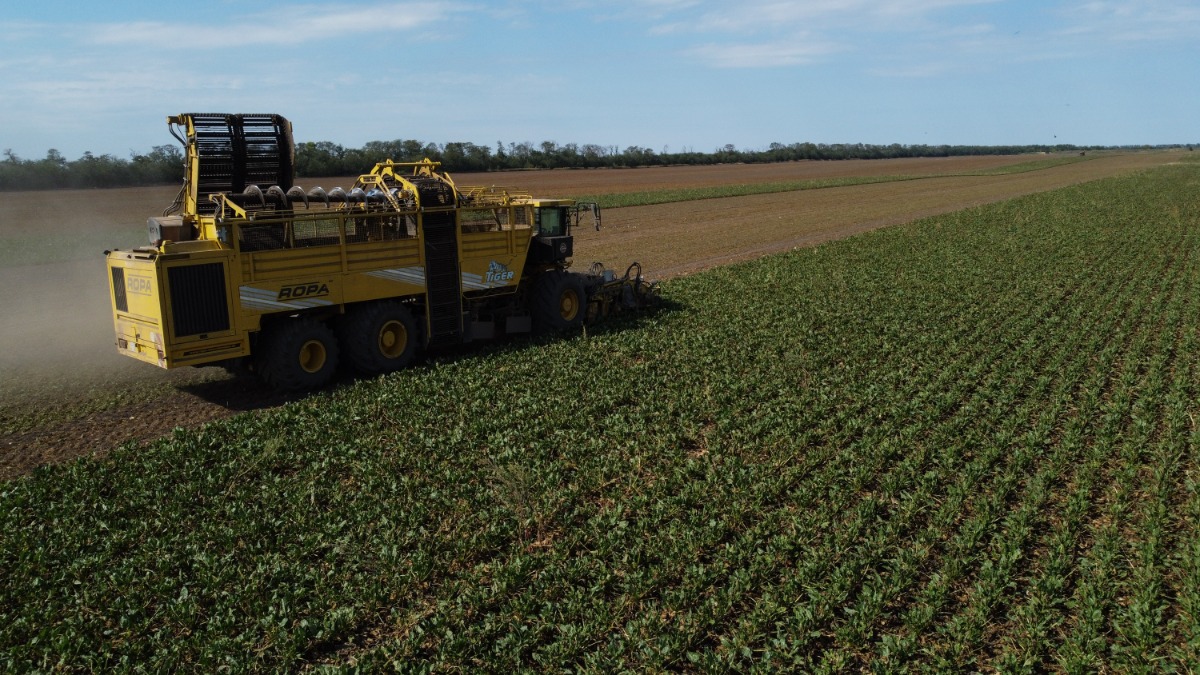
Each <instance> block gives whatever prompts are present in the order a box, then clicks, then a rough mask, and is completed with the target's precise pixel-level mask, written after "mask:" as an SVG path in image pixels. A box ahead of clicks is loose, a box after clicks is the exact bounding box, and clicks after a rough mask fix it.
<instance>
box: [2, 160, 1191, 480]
mask: <svg viewBox="0 0 1200 675" xmlns="http://www.w3.org/2000/svg"><path fill="white" fill-rule="evenodd" d="M1030 159H1031V158H1030V157H1027V156H1026V157H968V158H947V159H905V160H879V161H846V162H795V163H786V164H767V165H729V166H711V167H675V168H648V169H625V170H594V171H591V170H589V171H551V172H544V171H543V172H515V173H505V174H481V175H469V174H463V175H456V176H455V179H456V181H457V182H458V183H460V184H484V185H489V184H501V185H509V186H515V187H519V188H523V189H526V190H528V191H530V192H533V193H535V194H538V195H544V196H577V195H585V194H590V195H598V194H610V193H618V192H632V191H645V190H657V189H665V188H674V187H684V186H717V185H733V184H747V183H769V182H785V181H799V180H811V179H817V178H831V177H849V176H873V175H878V176H897V175H907V176H930V177H928V178H922V179H920V180H912V181H902V182H889V183H879V184H873V185H863V186H854V187H845V188H826V189H820V190H806V191H799V192H787V193H776V194H767V195H757V196H750V197H739V198H727V199H719V200H703V201H695V202H686V203H676V204H664V205H658V206H648V207H636V208H624V209H612V210H609V211H607V212H606V213H605V214H604V226H605V227H604V230H603V231H602V232H598V233H597V232H595V231H592V230H582V231H579V232H577V233H576V235H577V238H576V245H575V253H576V255H575V261H576V265H577V266H579V267H581V268H582V267H586V265H587V264H589V263H590V262H592V261H594V260H600V261H605V262H606V263H608V264H609V265H610V266H612V267H614V268H621V269H623V267H624V265H625V264H628V263H629V262H630V261H633V260H638V261H639V262H641V263H642V264H643V265H644V267H645V269H646V271H647V273H648V275H649V276H651V277H655V278H660V279H663V278H670V277H673V276H678V275H681V274H687V273H690V272H694V271H698V270H701V269H705V268H708V267H712V266H716V265H720V264H725V263H728V262H731V261H736V260H744V259H748V258H753V257H756V256H760V255H763V254H767V253H772V252H777V251H783V250H789V249H792V248H795V247H802V246H812V245H816V244H818V243H821V242H824V241H828V240H831V239H836V238H841V237H846V236H850V235H853V234H857V233H860V232H864V231H867V230H871V229H875V228H879V227H884V226H887V225H893V224H898V223H903V222H909V221H911V220H914V219H917V218H920V217H925V216H929V215H935V214H939V213H946V212H950V211H957V210H961V209H964V208H968V207H971V206H975V205H980V204H986V203H989V202H994V201H999V200H1003V199H1008V198H1012V197H1015V196H1020V195H1024V194H1030V193H1033V192H1039V191H1044V190H1051V189H1055V188H1059V187H1064V186H1067V185H1072V184H1076V183H1081V182H1086V181H1091V180H1096V179H1099V178H1103V177H1107V176H1112V175H1117V174H1121V173H1125V172H1128V171H1133V170H1138V169H1143V168H1148V167H1153V166H1157V165H1161V164H1165V163H1168V162H1171V161H1175V160H1176V159H1178V154H1176V153H1167V152H1156V153H1136V154H1113V155H1105V156H1099V157H1095V158H1091V159H1088V160H1087V161H1084V162H1078V163H1073V164H1067V165H1063V166H1057V167H1053V168H1049V169H1043V170H1039V171H1032V172H1027V173H1017V174H1011V175H998V176H954V177H945V176H944V174H950V173H961V172H970V171H979V170H984V169H989V168H995V167H1000V166H1005V165H1009V164H1016V163H1023V162H1028V161H1030ZM299 182H300V184H302V185H303V186H304V187H306V188H307V187H312V186H314V185H322V186H324V187H326V188H327V189H328V188H330V187H333V186H336V185H343V186H345V185H349V184H350V182H351V181H349V180H346V179H333V180H330V179H325V180H319V179H318V180H302V181H299ZM176 189H177V188H174V187H163V188H146V189H123V190H101V191H66V192H29V193H0V247H2V248H4V249H5V250H7V251H9V253H8V254H7V257H0V284H3V287H4V288H5V293H3V294H0V310H3V316H5V317H6V320H5V324H4V327H3V328H2V329H0V345H3V349H2V350H0V480H2V479H6V478H11V477H13V476H17V475H20V474H23V473H27V472H28V471H30V470H32V469H33V468H35V467H36V466H39V465H41V464H45V463H49V462H57V461H63V460H67V459H71V458H74V457H78V456H81V455H86V454H92V453H102V452H104V451H106V450H108V449H110V448H112V447H114V446H116V445H119V444H121V443H124V442H127V441H144V440H148V439H153V438H156V437H159V436H162V435H164V434H167V433H169V432H170V431H171V429H173V428H175V427H177V426H193V425H197V424H201V423H203V422H205V421H209V420H212V419H217V418H221V417H225V416H228V415H231V414H235V413H237V412H241V411H245V410H253V409H257V408H263V407H268V406H273V405H278V404H280V403H281V402H283V401H284V400H285V399H283V398H281V397H279V396H277V395H274V394H272V393H270V392H268V391H266V390H264V389H263V388H262V387H261V386H259V385H258V384H257V383H256V382H255V381H253V380H247V379H238V380H233V379H231V378H229V376H227V375H225V374H224V372H223V371H220V370H219V369H215V368H205V369H198V370H194V369H188V370H180V371H171V372H167V371H162V370H158V369H155V368H153V367H151V366H147V365H145V364H141V363H137V362H134V361H133V360H131V359H128V358H125V357H121V356H118V355H117V354H116V353H115V348H114V347H113V344H112V343H113V338H112V328H111V316H110V310H109V300H108V297H107V296H108V289H107V286H106V283H105V279H104V264H103V258H102V256H101V254H100V253H101V251H102V250H103V249H104V248H111V247H119V248H129V247H132V246H137V245H141V244H142V243H143V242H144V234H143V232H144V228H143V223H145V220H146V218H147V217H148V216H151V215H156V214H158V213H159V212H161V211H162V209H163V208H164V207H165V206H166V205H167V204H168V203H170V201H171V199H172V198H173V197H174V194H175V192H176ZM2 255H4V254H0V256H2Z"/></svg>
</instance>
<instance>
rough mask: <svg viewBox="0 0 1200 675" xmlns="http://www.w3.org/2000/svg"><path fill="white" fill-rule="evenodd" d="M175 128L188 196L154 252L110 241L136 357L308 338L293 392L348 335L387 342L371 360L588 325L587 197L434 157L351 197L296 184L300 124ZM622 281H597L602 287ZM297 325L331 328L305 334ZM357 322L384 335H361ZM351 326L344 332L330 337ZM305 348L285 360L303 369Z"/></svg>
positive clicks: (215, 354) (205, 353) (257, 347)
mask: <svg viewBox="0 0 1200 675" xmlns="http://www.w3.org/2000/svg"><path fill="white" fill-rule="evenodd" d="M168 121H169V122H170V123H171V124H177V125H179V126H180V127H181V128H182V129H183V130H184V133H185V134H186V138H184V137H183V136H182V135H180V134H177V136H178V137H180V139H181V140H184V141H185V143H186V145H187V148H188V154H187V165H186V168H185V180H184V186H183V189H182V190H181V193H180V197H179V198H178V199H177V200H176V202H175V204H173V205H172V207H171V208H170V209H168V214H166V215H164V216H163V217H159V218H151V219H150V221H149V223H148V225H149V231H150V238H151V241H152V245H151V246H147V247H140V248H135V249H133V250H113V251H109V252H107V266H108V270H109V274H108V277H109V286H110V291H111V292H110V297H111V299H112V309H113V321H114V328H115V331H116V338H117V348H118V350H119V351H120V352H121V353H122V354H125V355H128V356H130V357H133V358H135V359H138V360H140V361H145V362H146V363H151V364H154V365H157V366H159V367H162V368H175V367H180V366H199V365H206V364H217V363H231V362H237V361H238V360H242V361H247V360H248V359H246V357H251V356H259V357H261V356H262V354H261V353H256V352H262V351H263V350H266V349H276V350H279V349H283V350H288V349H290V350H292V351H295V352H297V354H298V355H297V356H296V357H295V358H298V359H300V364H301V365H300V370H299V371H297V373H298V375H299V378H300V379H295V380H294V382H299V383H300V384H299V385H295V384H294V383H293V384H287V385H286V386H288V387H293V386H297V387H298V386H309V385H310V384H313V383H316V384H319V382H318V380H320V379H321V378H324V377H327V375H326V374H324V370H322V369H323V368H324V366H325V361H326V360H327V358H334V359H335V360H336V354H337V352H338V350H339V347H338V344H341V345H342V346H341V349H342V350H343V351H346V350H359V351H362V350H364V349H366V350H376V351H378V353H376V354H373V355H370V356H369V357H368V356H363V355H361V354H357V355H356V354H354V353H351V354H349V356H351V357H353V356H358V357H359V358H358V359H357V362H358V363H360V364H367V365H366V366H361V365H360V368H359V369H360V370H364V369H365V370H378V369H383V368H385V366H386V365H387V363H388V360H389V359H390V358H392V357H397V358H398V359H399V360H401V361H403V360H407V358H408V357H409V355H410V354H411V353H412V350H411V349H408V341H410V340H411V341H417V342H419V346H420V347H422V348H424V347H428V346H436V345H439V344H455V343H460V342H467V341H470V340H472V339H477V338H483V337H491V336H494V335H498V334H503V333H506V332H523V331H528V330H530V326H531V324H532V325H533V326H534V327H535V328H536V325H537V323H538V321H539V319H538V317H537V312H538V311H541V312H542V313H543V315H546V316H545V317H544V318H545V320H546V321H548V322H549V324H550V325H552V326H570V325H577V324H578V322H580V321H582V319H583V313H584V312H586V310H587V307H586V305H587V302H588V297H589V295H590V293H589V292H588V291H585V290H584V279H583V277H584V275H572V274H568V273H567V272H566V271H565V268H566V267H567V265H569V263H570V255H571V254H572V252H573V251H572V240H571V236H570V226H571V218H572V216H574V218H575V219H576V220H577V219H578V213H579V209H578V207H577V206H576V205H575V202H574V201H573V200H569V199H535V198H533V197H531V196H530V195H528V194H524V193H520V192H516V191H512V190H508V189H505V188H497V187H461V188H460V187H459V186H457V185H455V184H454V181H453V180H452V179H451V178H450V176H449V175H447V174H446V173H444V172H442V171H440V167H439V165H438V163H436V162H432V161H429V160H425V161H422V162H415V163H395V162H392V161H386V162H382V163H380V164H377V165H376V166H375V167H374V169H372V171H371V172H370V173H369V174H365V175H363V176H360V177H359V178H358V179H357V180H356V181H355V183H354V185H353V186H352V187H351V188H350V190H348V191H347V190H342V189H341V188H335V189H333V190H331V191H330V192H328V193H326V192H325V191H324V190H322V189H320V188H315V189H313V190H310V191H308V192H305V191H303V190H301V189H300V188H298V187H294V186H292V185H291V162H292V141H291V125H290V124H289V123H287V121H286V120H284V119H283V118H280V117H278V116H233V115H227V116H219V115H195V114H189V115H180V116H176V117H172V118H169V119H168ZM247 139H250V140H247ZM264 178H265V179H267V180H270V181H273V182H272V183H271V184H270V185H269V186H268V187H267V188H266V189H264V188H262V187H260V186H259V185H258V184H256V183H252V182H250V181H251V180H261V179H264ZM276 181H277V182H276ZM589 206H592V205H589ZM592 208H594V207H592ZM172 211H173V212H174V213H172ZM595 216H596V218H597V221H596V222H597V225H598V216H599V213H598V209H595ZM639 269H640V268H639ZM539 277H543V279H542V281H538V280H537V279H538V278H539ZM627 277H628V273H627ZM605 281H606V280H605V279H601V278H600V277H599V276H596V277H594V278H592V279H591V281H589V284H590V285H589V286H588V288H589V289H602V288H603V287H605ZM607 281H608V282H610V283H609V285H612V284H611V275H610V277H609V278H608V279H607ZM639 281H640V276H639ZM551 286H554V288H551ZM559 286H561V287H562V288H561V289H560V288H558V287H559ZM614 292H615V291H614ZM601 295H602V294H601ZM608 295H609V297H615V295H614V293H609V294H608ZM540 296H544V297H540ZM597 298H600V295H598V296H597ZM597 302H599V300H597ZM539 308H540V309H539ZM380 312H382V313H383V314H381V316H383V318H382V319H376V314H378V313H380ZM389 312H390V313H391V314H388V313H389ZM397 312H399V313H400V315H398V316H392V315H396V313H397ZM347 315H349V316H350V317H351V318H352V319H353V320H344V319H343V317H346V316H347ZM531 315H533V316H532V319H531ZM388 316H392V318H388ZM410 317H411V318H410ZM293 319H303V320H304V321H306V322H307V323H306V330H308V331H309V332H310V333H312V334H313V335H314V336H315V337H311V338H309V337H305V335H307V333H305V334H303V335H300V336H299V337H295V335H294V334H295V333H296V332H297V331H298V330H299V329H297V328H295V324H298V323H299V321H293ZM372 322H374V323H372ZM318 324H319V325H318ZM314 325H315V326H317V327H316V328H313V326H314ZM347 325H349V326H365V327H366V328H365V329H366V330H370V331H376V332H377V333H378V335H377V339H376V336H371V337H369V338H368V339H366V340H365V341H364V340H360V339H358V338H356V337H355V336H354V335H353V334H352V333H351V334H349V335H348V334H346V333H345V331H346V330H350V329H346V328H345V326H347ZM288 326H292V327H291V328H289V327H288ZM335 330H336V331H341V332H339V333H338V339H337V341H336V343H335V342H333V341H331V339H330V338H328V337H326V335H328V334H333V332H334V331H335ZM359 330H362V329H361V328H360V329H359ZM264 335H266V336H268V337H263V336H264ZM397 339H399V340H402V342H401V344H400V346H399V347H397V346H396V345H395V344H394V343H395V341H396V340H397ZM373 340H374V341H373ZM279 345H283V346H282V347H281V346H279ZM297 345H298V346H297ZM347 345H348V346H347ZM363 345H366V346H365V347H364V346H363ZM314 353H317V354H318V356H319V357H320V358H318V359H313V358H312V354H314ZM401 357H402V358H401ZM289 358H292V357H282V361H281V362H279V363H272V364H268V365H269V366H271V367H272V368H274V369H275V370H281V371H286V370H288V369H289V368H290V369H292V370H295V366H296V364H295V363H292V362H291V361H289V360H288V359H289ZM372 359H373V360H372ZM260 360H261V359H260ZM373 364H382V365H378V366H376V365H373ZM317 371H320V372H317ZM306 373H307V374H308V375H313V377H312V378H307V375H306ZM306 378H307V379H306ZM280 379H286V378H282V377H281V378H280ZM310 380H311V382H310ZM287 382H289V383H292V382H293V380H287Z"/></svg>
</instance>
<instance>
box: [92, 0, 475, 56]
mask: <svg viewBox="0 0 1200 675" xmlns="http://www.w3.org/2000/svg"><path fill="white" fill-rule="evenodd" d="M461 9H462V8H461V7H460V6H459V5H457V4H455V3H422V4H420V5H415V4H392V5H386V6H382V7H381V6H377V5H373V6H370V7H357V6H353V7H352V6H332V7H330V6H321V7H316V6H311V5H309V6H296V7H290V8H288V9H287V10H286V11H283V12H277V11H276V12H271V13H270V14H257V15H247V16H244V17H237V21H236V22H230V23H222V24H216V25H213V26H211V27H209V28H208V29H206V30H204V31H202V32H200V33H197V31H196V30H195V28H194V27H188V28H181V27H180V26H179V25H178V24H173V23H165V22H160V21H132V22H126V23H108V24H99V25H95V26H92V27H90V28H89V29H88V31H87V35H86V39H87V40H88V41H89V42H91V43H92V44H96V45H104V46H114V45H135V46H153V47H167V46H176V45H178V44H179V43H180V41H181V40H182V39H183V38H184V34H186V36H187V37H188V45H189V47H192V48H204V49H228V48H231V47H245V46H258V45H297V44H303V43H307V42H314V41H323V40H332V39H338V38H344V37H347V36H353V35H363V34H367V33H379V32H388V31H412V30H414V29H417V28H420V27H422V26H425V25H428V24H432V23H436V22H438V21H441V20H443V19H446V18H448V17H449V16H450V15H452V14H454V13H456V12H458V11H461Z"/></svg>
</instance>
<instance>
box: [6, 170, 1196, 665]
mask: <svg viewBox="0 0 1200 675" xmlns="http://www.w3.org/2000/svg"><path fill="white" fill-rule="evenodd" d="M664 296H665V298H666V301H667V303H666V306H665V307H664V308H662V309H661V310H660V311H658V312H655V313H652V314H648V315H644V316H640V317H633V318H627V319H623V320H620V321H616V322H613V323H609V324H605V325H604V326H602V327H600V328H598V329H589V330H588V331H587V333H586V334H582V335H575V336H569V337H567V338H565V339H559V340H543V341H537V342H527V341H526V342H511V343H507V344H504V345H501V346H498V347H490V348H486V349H484V350H482V351H478V350H473V351H471V352H469V353H468V352H464V353H463V354H462V355H460V356H451V357H444V358H440V359H438V360H433V361H430V362H428V363H427V364H425V365H422V366H420V367H417V368H414V369H411V370H408V371H404V372H401V373H397V374H395V375H392V376H388V377H383V378H378V379H374V380H369V381H362V382H358V383H353V384H349V385H346V386H342V387H339V388H337V389H335V390H332V391H329V392H325V393H321V394H318V395H315V396H312V397H310V398H307V399H305V400H303V401H300V402H297V403H293V404H290V405H287V406H284V407H281V408H277V409H273V410H265V411H259V412H255V413H247V414H243V415H240V416H238V417H234V418H232V419H229V420H225V421H221V422H217V423H213V424H210V425H207V426H205V427H203V428H200V429H195V430H182V429H180V430H177V431H176V433H175V434H174V435H173V437H171V438H169V439H165V440H163V441H160V442H157V443H154V444H151V445H149V446H147V447H143V448H135V447H132V446H131V447H126V448H123V449H121V450H118V451H115V452H113V453H112V454H110V455H108V456H107V457H106V458H104V459H103V460H86V459H85V460H81V461H78V462H75V463H72V464H69V465H60V466H54V467H44V468H42V469H39V470H38V471H37V472H36V473H34V474H33V475H31V476H27V477H23V478H18V479H14V480H11V481H8V482H5V483H0V577H2V578H3V579H4V583H3V584H2V585H0V670H6V671H26V670H31V669H38V668H40V669H45V670H54V669H63V670H92V671H111V670H135V669H145V670H149V671H178V670H189V671H199V672H217V671H220V670H221V669H228V670H230V671H235V672H244V671H280V670H300V669H303V668H305V667H311V666H320V665H333V666H342V667H346V666H358V667H361V668H363V669H366V670H372V671H374V670H380V671H383V670H390V669H391V668H392V667H395V668H397V669H399V670H402V671H406V672H423V671H465V672H472V671H479V670H484V671H494V672H510V671H514V670H520V669H527V670H534V671H554V672H559V671H562V670H593V671H602V672H607V671H618V670H629V671H635V672H640V671H661V670H680V669H683V670H699V671H707V672H717V671H722V672H723V671H727V670H736V671H743V670H745V671H753V670H761V671H772V670H779V669H800V670H806V671H825V672H839V671H843V670H846V669H854V670H879V671H884V672H894V671H901V670H904V669H911V670H929V669H937V670H944V671H964V670H1001V671H1004V672H1020V671H1042V670H1047V669H1050V670H1066V671H1072V672H1094V671H1097V670H1112V671H1119V672H1137V671H1143V672H1160V671H1163V670H1169V669H1180V670H1193V669H1195V668H1196V667H1197V666H1198V665H1200V619H1198V616H1200V529H1198V527H1197V521H1198V520H1200V482H1197V481H1198V479H1200V434H1198V432H1197V428H1196V415H1197V414H1198V413H1200V328H1198V320H1200V163H1195V162H1191V163H1183V164H1177V165H1173V166H1168V167H1164V168H1161V169H1156V170H1151V171H1146V172H1139V173H1135V174H1130V175H1127V176H1124V177H1120V178H1114V179H1107V180H1103V181H1097V182H1093V183H1088V184H1084V185H1080V186H1077V187H1072V188H1068V189H1063V190H1058V191H1054V192H1048V193H1042V194H1037V195H1033V196H1029V197H1024V198H1020V199H1016V200H1011V201H1007V202H1002V203H998V204H994V205H990V206H986V207H980V208H975V209H970V210H966V211H961V212H958V213H954V214H950V215H946V216H940V217H937V218H932V219H927V220H922V221H919V222H916V223H913V224H910V225H905V226H899V227H893V228H888V229H883V230H878V231H875V232H872V233H869V234H866V235H862V236H858V237H855V238H852V239H847V240H843V241H839V242H834V243H829V244H826V245H822V246H820V247H817V248H813V249H806V250H797V251H794V252H792V253H788V254H784V255H778V256H773V257H769V258H764V259H761V260H758V261H754V262H750V263H743V264H739V265H735V266H730V267H725V268H720V269H716V270H713V271H710V272H706V273H702V274H697V275H694V276H690V277H684V278H680V279H676V280H673V281H671V282H670V283H668V284H666V285H665V287H664Z"/></svg>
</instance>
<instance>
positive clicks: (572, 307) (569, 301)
mask: <svg viewBox="0 0 1200 675" xmlns="http://www.w3.org/2000/svg"><path fill="white" fill-rule="evenodd" d="M558 313H559V316H561V317H562V318H563V321H574V320H575V317H576V316H578V314H579V293H577V292H576V291H575V289H573V288H568V289H566V290H564V291H563V294H562V297H560V298H559V299H558Z"/></svg>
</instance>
